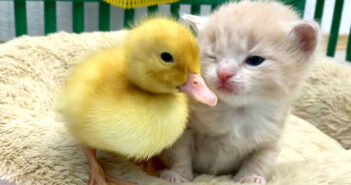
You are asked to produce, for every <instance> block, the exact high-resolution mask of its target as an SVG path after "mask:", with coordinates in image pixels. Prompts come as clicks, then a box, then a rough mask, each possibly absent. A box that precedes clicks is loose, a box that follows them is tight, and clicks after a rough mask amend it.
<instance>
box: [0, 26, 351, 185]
mask: <svg viewBox="0 0 351 185" xmlns="http://www.w3.org/2000/svg"><path fill="white" fill-rule="evenodd" d="M124 34H125V32H123V31H121V32H111V33H84V34H81V35H76V34H67V33H56V34H52V35H49V36H46V37H21V38H18V39H15V40H12V41H10V42H8V43H6V44H3V45H0V88H1V91H0V177H3V178H5V179H7V180H9V181H12V182H16V183H17V184H65V185H66V184H86V182H87V179H88V165H87V163H86V160H85V158H84V156H83V154H82V152H81V151H80V148H79V147H78V146H77V145H76V142H75V141H73V140H72V138H71V137H70V136H68V135H67V134H66V132H65V129H64V128H63V124H62V122H61V119H60V117H59V116H58V115H57V114H56V113H55V111H54V106H53V100H54V97H55V94H56V93H57V91H58V89H59V87H60V85H61V84H62V82H63V81H64V79H65V77H66V75H67V72H68V71H69V70H70V68H71V66H72V64H74V63H75V62H76V61H78V60H80V59H82V58H83V57H85V56H87V55H89V54H90V53H92V52H94V51H97V50H99V49H101V48H104V47H108V46H111V45H116V44H119V43H121V39H122V38H123V35H124ZM98 156H99V161H100V162H101V164H102V166H103V168H104V169H105V170H106V172H107V173H108V174H110V175H115V176H117V175H118V176H121V177H124V178H125V179H128V180H134V181H136V182H138V183H139V184H143V185H144V184H167V183H166V182H165V181H163V180H161V179H158V178H156V177H150V176H147V175H145V174H144V173H143V172H141V171H139V170H137V169H136V168H135V167H134V166H133V165H131V164H130V163H128V162H126V161H124V160H122V159H118V158H117V157H116V156H114V155H112V154H108V153H104V152H100V153H98ZM189 184H199V185H207V184H208V185H211V184H223V185H225V184H235V183H233V182H232V181H231V177H230V176H222V177H212V176H207V175H200V176H197V177H196V179H195V181H194V182H192V183H189ZM268 184H270V185H326V184H335V185H346V184H351V151H348V150H345V149H343V148H342V147H341V145H340V144H339V143H338V142H336V141H335V140H334V139H332V138H330V137H329V136H327V135H325V134H324V133H322V132H321V131H319V130H318V129H316V128H315V127H314V126H312V125H311V124H309V123H307V122H306V121H304V120H302V119H299V118H297V117H295V116H290V117H289V119H288V122H287V126H286V131H285V134H284V142H283V150H282V153H281V155H280V157H279V159H278V161H277V165H276V169H275V171H274V175H273V178H272V179H271V181H270V182H269V183H268Z"/></svg>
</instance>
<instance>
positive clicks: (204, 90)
mask: <svg viewBox="0 0 351 185" xmlns="http://www.w3.org/2000/svg"><path fill="white" fill-rule="evenodd" d="M179 91H181V92H184V93H186V94H188V95H189V96H190V97H193V98H194V99H195V100H197V101H199V102H201V103H204V104H207V105H210V106H212V107H213V106H215V105H216V104H217V96H216V95H215V94H214V93H213V92H212V91H211V90H210V89H209V88H208V87H207V85H206V83H205V81H204V79H203V78H202V77H201V76H200V75H199V74H194V73H189V74H188V80H187V82H186V83H185V84H184V85H182V86H180V87H179Z"/></svg>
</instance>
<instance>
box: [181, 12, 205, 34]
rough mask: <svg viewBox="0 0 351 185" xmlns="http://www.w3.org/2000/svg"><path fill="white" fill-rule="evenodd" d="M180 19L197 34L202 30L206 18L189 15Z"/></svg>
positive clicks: (184, 15) (183, 15)
mask: <svg viewBox="0 0 351 185" xmlns="http://www.w3.org/2000/svg"><path fill="white" fill-rule="evenodd" d="M181 17H182V19H183V20H184V21H185V22H186V23H188V24H190V25H191V27H193V28H194V30H195V31H196V32H199V31H200V30H201V29H202V27H203V25H204V24H205V23H206V22H207V19H208V18H207V17H200V16H196V15H191V14H182V15H181Z"/></svg>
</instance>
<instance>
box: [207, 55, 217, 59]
mask: <svg viewBox="0 0 351 185" xmlns="http://www.w3.org/2000/svg"><path fill="white" fill-rule="evenodd" d="M206 56H207V57H208V58H210V59H211V60H217V57H216V56H213V55H206Z"/></svg>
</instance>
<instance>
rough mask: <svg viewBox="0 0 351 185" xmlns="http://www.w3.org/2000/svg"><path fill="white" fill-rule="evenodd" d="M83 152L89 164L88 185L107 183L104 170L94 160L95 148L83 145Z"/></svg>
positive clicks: (105, 184)
mask: <svg viewBox="0 0 351 185" xmlns="http://www.w3.org/2000/svg"><path fill="white" fill-rule="evenodd" d="M82 148H83V152H84V155H85V157H86V158H87V160H88V163H89V166H90V176H89V182H88V185H108V184H107V181H106V179H105V174H104V171H103V170H102V168H101V166H100V165H99V163H98V162H97V161H96V150H95V149H92V148H90V147H88V146H83V147H82Z"/></svg>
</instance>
